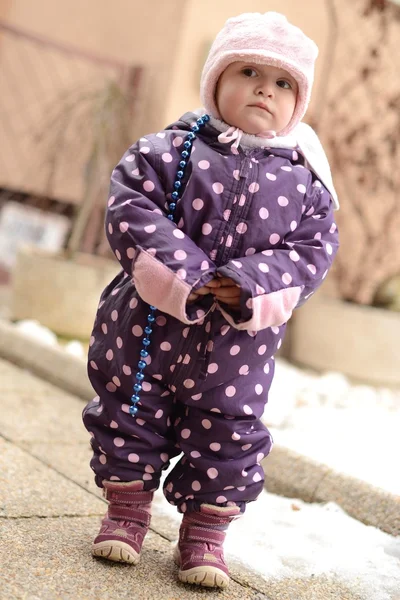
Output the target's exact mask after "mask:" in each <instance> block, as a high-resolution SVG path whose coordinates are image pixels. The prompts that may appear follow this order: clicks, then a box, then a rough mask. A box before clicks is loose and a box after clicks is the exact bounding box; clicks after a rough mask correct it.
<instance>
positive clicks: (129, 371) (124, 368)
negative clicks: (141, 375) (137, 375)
mask: <svg viewBox="0 0 400 600" xmlns="http://www.w3.org/2000/svg"><path fill="white" fill-rule="evenodd" d="M122 371H123V372H124V374H125V375H132V369H131V368H130V367H128V365H124V366H123V367H122Z"/></svg>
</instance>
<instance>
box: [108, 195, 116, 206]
mask: <svg viewBox="0 0 400 600" xmlns="http://www.w3.org/2000/svg"><path fill="white" fill-rule="evenodd" d="M114 202H115V196H110V198H109V199H108V206H112V205H113V204H114Z"/></svg>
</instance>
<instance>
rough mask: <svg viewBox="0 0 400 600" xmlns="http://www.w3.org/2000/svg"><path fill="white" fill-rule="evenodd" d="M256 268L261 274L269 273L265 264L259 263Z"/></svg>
mask: <svg viewBox="0 0 400 600" xmlns="http://www.w3.org/2000/svg"><path fill="white" fill-rule="evenodd" d="M258 268H259V269H260V271H261V272H262V273H268V271H269V266H268V265H267V264H266V263H260V264H259V265H258Z"/></svg>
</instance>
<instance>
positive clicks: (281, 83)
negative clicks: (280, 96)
mask: <svg viewBox="0 0 400 600" xmlns="http://www.w3.org/2000/svg"><path fill="white" fill-rule="evenodd" d="M276 85H278V86H279V87H281V88H283V89H284V90H291V89H292V86H291V84H290V83H289V82H288V81H286V79H279V80H278V81H277V82H276Z"/></svg>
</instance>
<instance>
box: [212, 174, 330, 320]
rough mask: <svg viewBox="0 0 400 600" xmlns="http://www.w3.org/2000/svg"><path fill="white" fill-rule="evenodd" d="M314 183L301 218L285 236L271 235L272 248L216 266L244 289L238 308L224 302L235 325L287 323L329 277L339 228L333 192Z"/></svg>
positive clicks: (224, 309)
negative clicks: (334, 213)
mask: <svg viewBox="0 0 400 600" xmlns="http://www.w3.org/2000/svg"><path fill="white" fill-rule="evenodd" d="M317 183H318V184H319V182H316V184H317ZM316 184H314V185H311V183H310V185H309V186H308V188H307V190H306V192H305V198H304V202H303V213H302V214H303V216H302V219H301V221H300V223H299V224H298V226H297V227H296V228H295V229H294V231H291V232H290V233H289V234H288V235H287V236H286V237H285V239H282V240H276V241H275V239H270V246H269V248H268V249H266V250H263V251H262V252H258V253H255V254H253V255H250V256H245V257H243V258H237V259H235V260H231V261H229V262H228V263H227V264H226V265H225V266H223V267H222V268H220V269H218V273H219V274H221V275H223V276H224V277H230V278H231V279H233V280H234V281H235V282H236V283H237V284H238V285H239V286H240V287H241V290H242V291H241V299H240V310H239V312H238V311H236V312H235V311H233V310H231V309H230V308H229V307H227V306H226V305H222V306H220V310H221V312H222V313H223V315H224V316H225V318H226V320H227V321H228V322H229V323H230V324H231V325H232V326H233V327H235V328H236V329H240V330H243V329H244V330H248V331H260V330H261V329H265V328H267V327H272V326H279V325H282V324H283V323H286V322H287V321H288V320H289V319H290V317H291V315H292V312H293V310H294V309H295V308H296V307H298V306H300V305H301V304H303V303H304V302H305V301H306V300H307V298H308V297H309V296H311V295H312V294H313V293H314V292H315V291H316V290H317V288H318V287H319V286H320V285H321V283H322V282H323V280H324V279H325V277H326V275H327V273H328V270H329V268H330V267H331V265H332V262H333V259H334V256H335V254H336V252H337V250H338V246H339V244H338V230H337V226H336V223H335V222H334V218H333V210H334V207H333V203H332V198H331V196H330V194H329V192H328V191H327V190H326V189H325V188H323V186H322V185H320V184H319V185H318V187H317V185H316ZM271 237H272V236H271ZM274 244H277V245H276V246H275V245H274Z"/></svg>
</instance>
